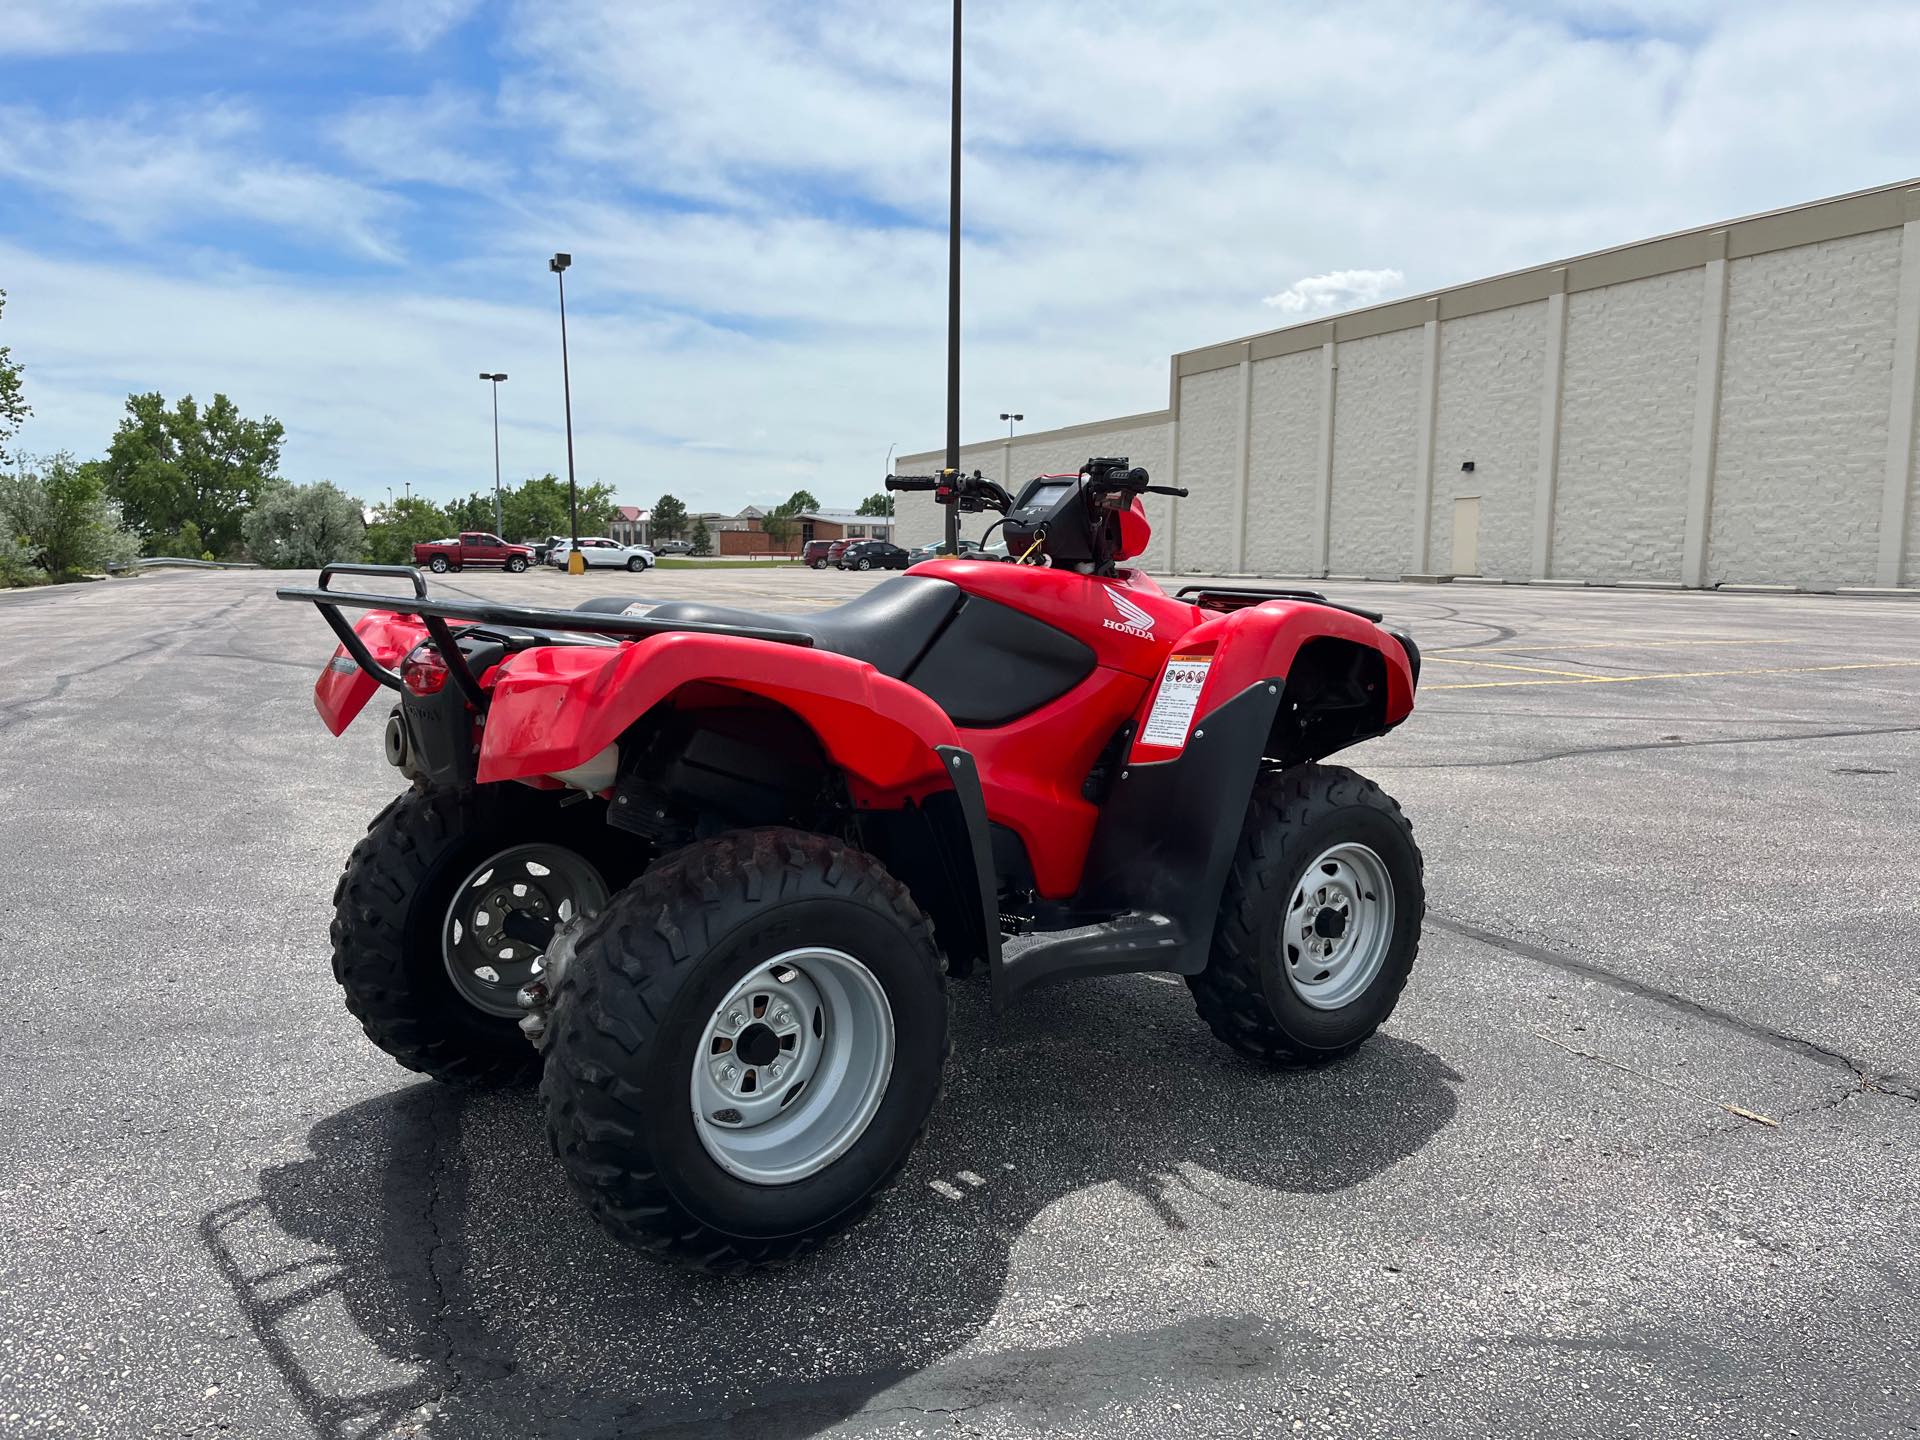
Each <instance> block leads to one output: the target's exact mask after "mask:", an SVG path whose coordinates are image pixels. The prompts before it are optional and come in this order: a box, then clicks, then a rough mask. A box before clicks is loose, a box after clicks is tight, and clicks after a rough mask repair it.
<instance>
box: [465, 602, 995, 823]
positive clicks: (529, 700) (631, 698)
mask: <svg viewBox="0 0 1920 1440" xmlns="http://www.w3.org/2000/svg"><path fill="white" fill-rule="evenodd" d="M701 681H704V682H708V683H712V684H718V685H726V686H730V687H732V688H734V689H736V690H745V691H748V692H750V693H752V694H756V695H762V696H765V697H766V698H767V699H769V700H774V701H777V702H778V703H780V704H782V705H785V706H786V707H787V708H788V709H790V710H792V711H793V712H794V713H795V714H797V715H798V716H799V717H800V718H801V719H802V720H804V721H805V722H806V723H807V724H808V725H809V726H810V727H811V728H812V729H813V732H814V733H815V734H816V735H817V736H819V738H820V743H821V746H822V748H823V749H825V751H826V752H827V755H828V756H829V758H831V759H832V760H833V762H834V763H835V764H836V765H838V766H840V767H841V769H843V770H844V771H845V772H846V773H847V775H848V776H849V777H850V778H851V779H852V780H853V781H854V782H856V786H857V788H858V789H859V790H861V791H863V792H864V798H869V799H875V798H879V797H881V796H888V795H898V794H902V793H906V792H912V791H916V790H923V789H924V788H925V787H926V786H927V785H928V784H929V783H930V782H931V781H932V780H933V779H934V777H935V776H939V775H942V774H943V773H944V772H943V771H942V769H941V760H940V757H939V756H938V755H936V754H935V753H934V747H935V746H937V745H957V744H959V737H958V736H957V735H956V734H955V733H954V728H953V722H952V721H950V720H949V719H948V718H947V716H946V714H945V713H944V712H943V711H942V710H941V709H940V708H939V707H938V706H937V705H935V704H934V703H933V701H931V700H929V699H928V698H927V697H926V696H925V695H922V694H921V693H920V692H919V691H918V690H914V689H911V688H909V687H908V686H906V685H903V684H901V683H900V682H899V681H897V680H892V679H889V678H887V677H886V676H884V675H882V674H880V673H879V672H878V671H877V670H875V669H874V668H873V667H872V666H871V665H868V664H867V663H866V662H865V661H862V660H854V659H851V658H849V657H848V656H845V655H836V654H833V653H832V652H830V651H825V650H814V649H803V648H801V647H799V646H795V645H778V644H774V643H771V642H769V641H765V640H746V639H741V638H738V637H736V636H729V635H697V634H691V633H686V634H669V635H658V636H655V637H653V638H651V639H648V640H642V641H640V642H639V643H637V644H633V645H623V646H621V647H620V648H619V649H617V650H608V649H606V648H603V647H600V646H591V647H589V646H576V645H554V646H542V647H540V648H538V649H533V650H526V651H522V652H521V653H520V654H518V655H514V656H512V657H510V658H509V659H508V660H506V661H505V662H504V663H503V664H502V665H501V666H500V669H499V672H498V677H497V679H496V682H495V684H494V688H493V697H492V704H491V705H490V706H489V707H488V710H487V722H486V726H485V728H484V730H483V731H482V736H481V743H480V769H479V777H478V778H479V780H480V781H481V783H483V784H485V783H488V782H491V781H495V780H519V779H527V778H531V777H533V776H536V775H551V774H554V773H556V772H558V771H563V770H570V769H572V768H573V767H574V766H577V765H581V764H584V763H585V762H586V761H588V760H591V759H592V758H593V757H594V756H596V755H598V754H599V753H600V752H601V751H603V750H605V749H606V748H607V747H608V746H609V745H611V744H613V743H614V742H615V741H616V740H618V739H619V738H620V736H621V735H622V734H623V733H624V732H625V731H626V729H627V727H628V726H630V725H632V724H633V722H634V721H636V720H638V719H639V718H640V717H641V716H642V715H644V714H646V713H647V712H648V711H649V710H651V709H652V708H653V707H654V706H656V705H658V704H660V703H661V702H663V701H665V700H667V699H668V698H669V697H671V696H672V695H673V694H674V692H675V691H677V690H679V689H680V688H681V687H683V686H685V685H689V684H693V683H695V682H701Z"/></svg>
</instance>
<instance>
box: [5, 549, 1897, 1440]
mask: <svg viewBox="0 0 1920 1440" xmlns="http://www.w3.org/2000/svg"><path fill="white" fill-rule="evenodd" d="M288 578H289V577H287V576H285V575H279V576H269V575H263V574H255V573H237V574H218V575H207V574H171V575H157V576H150V577H145V578H142V579H138V580H130V581H116V582H111V583H107V584H98V585H93V586H89V587H69V588H66V589H61V590H57V591H51V590H50V591H39V592H33V593H27V594H12V595H4V596H0V755H4V757H5V763H4V765H0V796H4V807H3V813H4V832H3V833H4V836H5V842H6V843H5V854H6V860H5V864H4V865H0V936H4V949H0V954H4V957H5V960H4V970H0V973H4V975H5V977H6V979H7V982H8V983H7V986H6V992H7V998H8V1009H9V1012H10V1013H9V1025H8V1028H7V1034H6V1037H5V1040H4V1041H3V1042H0V1434H4V1435H7V1436H13V1435H41V1434H48V1433H59V1434H63V1435H100V1436H134V1435H142V1436H144V1435H167V1436H185V1435H195V1436H198V1435H213V1434H238V1435H249V1436H252V1435H260V1436H276V1437H281V1436H297V1435H309V1434H311V1435H314V1436H322V1437H349V1436H351V1437H368V1436H380V1435H388V1434H400V1435H406V1434H422V1435H432V1436H445V1437H461V1440H464V1437H490V1436H503V1437H504V1436H528V1435H553V1436H568V1437H576V1436H612V1435H638V1434H646V1435H684V1436H726V1435H739V1436H754V1437H799V1436H807V1435H815V1434H834V1435H862V1436H866V1435H876V1436H880V1435H884V1436H894V1435H897V1436H914V1435H929V1436H933V1435H947V1434H964V1435H973V1434H978V1435H992V1436H999V1435H1021V1436H1024V1435H1037V1434H1041V1433H1046V1434H1050V1435H1080V1436H1112V1435H1129V1436H1131V1435H1236V1436H1237V1435H1250V1436H1251V1435H1260V1436H1266V1435H1280V1436H1292V1435H1306V1436H1322V1435H1352V1436H1386V1435H1413V1434H1418V1435H1421V1436H1423V1437H1426V1436H1432V1437H1451V1436H1485V1435H1534V1434H1549V1433H1550V1434H1555V1435H1578V1436H1587V1435H1593V1436H1601V1435H1604V1436H1610V1437H1614V1436H1621V1435H1629V1434H1646V1435H1657V1436H1662V1437H1674V1436H1706V1435H1735V1434H1738V1435H1749V1434H1765V1435H1792V1434H1798V1435H1802V1436H1808V1437H1831V1436H1876V1437H1877V1436H1887V1435H1901V1434H1914V1433H1916V1432H1920V1381H1916V1374H1915V1368H1914V1351H1913V1344H1914V1340H1913V1337H1914V1335H1915V1333H1916V1330H1917V1329H1920V1248H1917V1246H1916V1242H1917V1241H1920V1198H1916V1197H1920V1143H1917V1142H1920V1080H1916V1079H1915V1078H1914V1077H1915V1076H1916V1075H1920V980H1917V979H1916V973H1917V971H1920V899H1916V891H1917V890H1920V886H1917V885H1916V881H1920V859H1917V858H1916V854H1915V840H1916V825H1915V818H1914V801H1915V796H1916V781H1917V780H1920V604H1914V603H1911V602H1903V601H1875V600H1866V599H1843V598H1819V597H1789V596H1778V597H1776V596H1752V595H1746V596H1733V595H1699V594H1651V593H1632V592H1625V591H1582V592H1567V591H1554V590H1544V589H1533V588H1525V589H1523V588H1512V587H1507V588H1503V587H1496V586H1466V585H1455V586H1450V587H1413V586H1405V587H1402V586H1385V585H1370V586H1351V587H1339V586H1334V587H1330V588H1332V589H1333V590H1335V592H1336V593H1338V594H1343V595H1346V596H1348V597H1349V598H1354V599H1357V600H1358V601H1359V602H1360V603H1363V604H1367V605H1371V606H1374V607H1376V608H1380V609H1384V610H1386V611H1388V612H1389V613H1390V615H1391V617H1392V618H1393V619H1394V620H1395V621H1397V622H1401V623H1404V624H1406V625H1407V626H1408V628H1410V629H1411V630H1412V632H1413V634H1414V635H1415V636H1416V638H1417V639H1418V640H1419V641H1420V643H1421V645H1422V647H1423V648H1424V650H1425V651H1426V654H1427V659H1428V663H1427V668H1426V671H1425V676H1424V679H1425V683H1424V686H1423V689H1422V693H1421V698H1420V706H1419V708H1418V709H1417V710H1416V712H1415V715H1414V717H1413V719H1412V720H1411V721H1410V722H1409V723H1408V724H1407V725H1406V726H1405V727H1403V728H1402V729H1401V730H1400V731H1399V732H1397V733H1396V734H1394V735H1392V736H1390V737H1388V738H1386V739H1384V740H1381V741H1377V742H1373V743H1371V744H1369V745H1366V746H1364V747H1361V748H1360V749H1358V750H1356V751H1355V752H1353V753H1352V754H1351V755H1350V756H1349V757H1347V758H1348V759H1349V761H1350V763H1352V764H1354V765H1355V766H1356V767H1358V768H1360V769H1363V770H1364V771H1366V772H1367V773H1369V774H1371V775H1373V776H1374V777H1376V778H1377V779H1379V780H1380V781H1381V782H1382V783H1383V784H1384V785H1385V786H1386V787H1387V788H1388V789H1389V790H1390V791H1392V792H1393V793H1395V794H1396V795H1397V796H1398V797H1399V798H1400V799H1401V801H1402V802H1403V803H1404V804H1405V806H1406V808H1407V810H1408V812H1409V814H1410V815H1411V816H1412V818H1413V821H1414V824H1415V827H1416V831H1417V833H1418V835H1419V837H1420V839H1421V842H1422V844H1423V845H1424V847H1425V851H1426V855H1427V865H1428V870H1427V877H1428V886H1429V895H1430V902H1431V906H1432V911H1431V914H1430V917H1429V924H1428V929H1427V933H1426V938H1425V941H1424V944H1423V947H1422V952H1421V960H1420V963H1419V965H1418V966H1417V968H1416V970H1415V973H1414V979H1413V982H1412V984H1411V986H1410V988H1409V990H1408V992H1407V994H1406V997H1405V999H1404V1000H1403V1002H1402V1004H1401V1006H1400V1009H1399V1011H1398V1013H1397V1014H1396V1015H1395V1017H1394V1018H1393V1020H1392V1021H1391V1023H1390V1025H1389V1027H1388V1030H1387V1032H1386V1033H1385V1034H1383V1035H1382V1036H1381V1037H1380V1038H1379V1039H1377V1040H1376V1041H1375V1042H1374V1043H1373V1044H1371V1045H1370V1046H1369V1047H1367V1048H1366V1049H1365V1050H1364V1051H1363V1052H1362V1053H1361V1054H1360V1055H1359V1056H1358V1057H1357V1058H1355V1059H1353V1060H1351V1061H1349V1062H1347V1063H1345V1064H1342V1065H1340V1066H1337V1067H1335V1068H1333V1069H1330V1070H1327V1071H1323V1072H1320V1073H1316V1074H1310V1075H1298V1076H1276V1075H1272V1074H1268V1073H1265V1072H1263V1071H1260V1070H1258V1069H1255V1068H1254V1067H1252V1066H1250V1065H1248V1064H1246V1063H1244V1062H1242V1061H1241V1060H1239V1059H1237V1058H1236V1057H1235V1056H1233V1055H1232V1054H1230V1053H1229V1052H1228V1051H1226V1050H1225V1049H1223V1048H1222V1047H1220V1046H1219V1045H1217V1044H1216V1043H1215V1042H1214V1041H1213V1040H1212V1039H1211V1037H1210V1036H1209V1035H1208V1034H1207V1032H1206V1031H1205V1030H1204V1028H1203V1027H1202V1026H1201V1025H1200V1023H1199V1022H1198V1020H1197V1019H1196V1017H1195V1016H1194V1013H1193V1010H1192V1007H1191V1004H1190V1003H1189V1000H1188V997H1187V993H1186V990H1185V988H1184V987H1183V986H1181V985H1179V984H1177V983H1168V982H1166V981H1164V980H1161V979H1156V978H1152V977H1144V976H1135V977H1123V978H1118V979H1110V980H1096V981H1086V982H1082V983H1080V984H1079V985H1077V986H1074V987H1068V988H1062V989H1057V990H1052V991H1046V992H1042V993H1040V994H1038V995H1036V996H1034V997H1032V998H1031V999H1029V1000H1028V1001H1027V1002H1026V1003H1025V1004H1024V1005H1022V1006H1021V1007H1020V1008H1017V1009H1016V1010H1015V1011H1014V1012H1013V1013H1011V1014H1009V1015H1008V1016H1007V1017H1005V1018H1004V1019H1002V1020H999V1021H995V1020H993V1019H992V1018H991V1017H990V1016H989V1014H988V1013H987V1004H986V995H985V989H984V986H982V985H978V984H972V983H967V984H961V985H958V986H956V988H955V995H954V1008H955V1026H956V1045H955V1054H954V1062H953V1066H952V1069H951V1075H950V1080H949V1086H948V1092H947V1097H946V1099H945V1101H944V1102H943V1105H942V1107H941V1109H940V1110H939V1112H938V1113H937V1115H936V1117H935V1124H934V1129H933V1132H932V1135H931V1137H930V1138H929V1140H928V1142H927V1144H926V1145H925V1146H924V1147H923V1149H922V1150H921V1152H920V1153H919V1155H918V1157H917V1159H916V1160H915V1162H914V1164H913V1166H912V1167H911V1169H910V1170H909V1172H908V1175H907V1177H906V1179H905V1180H904V1181H903V1183H902V1184H901V1186H900V1187H899V1188H898V1189H897V1190H896V1191H895V1192H894V1193H893V1194H892V1195H891V1196H890V1197H889V1198H888V1199H887V1200H886V1202H885V1203H883V1205H882V1206H881V1208H880V1210H879V1211H878V1213H877V1214H876V1215H875V1217H874V1218H873V1219H872V1220H871V1221H870V1222H868V1223H867V1224H866V1225H864V1226H863V1227H861V1228H860V1229H858V1230H857V1231H856V1232H854V1233H853V1234H852V1235H850V1236H848V1237H847V1238H846V1239H845V1240H843V1241H842V1242H840V1243H838V1244H837V1245H835V1246H834V1247H832V1248H831V1249H830V1250H829V1251H827V1252H826V1253H825V1254H823V1255H822V1256H820V1257H819V1258H817V1259H816V1260H814V1261H811V1262H808V1263H804V1264H802V1265H800V1266H799V1267H797V1268H795V1269H793V1270H790V1271H788V1272H784V1273H782V1274H779V1275H776V1276H773V1277H760V1278H752V1279H747V1280H732V1281H722V1280H713V1279H706V1278H700V1277H691V1276H685V1275H681V1274H678V1273H673V1272H668V1271H664V1270H661V1269H659V1268H656V1267H655V1266H654V1265H652V1264H649V1263H648V1262H645V1261H643V1260H641V1259H639V1258H637V1257H635V1256H633V1255H630V1254H628V1253H626V1252H624V1251H622V1250H620V1249H618V1248H616V1247H615V1246H614V1245H613V1244H612V1243H611V1242H610V1241H607V1240H606V1239H604V1238H603V1237H602V1235H601V1234H600V1233H599V1232H598V1231H597V1230H596V1229H595V1228H594V1226H593V1225H592V1224H591V1223H590V1222H589V1220H588V1219H587V1217H586V1215H585V1213H584V1211H583V1210H582V1209H581V1208H580V1207H579V1206H578V1205H577V1204H576V1203H575V1202H574V1200H573V1199H572V1197H571V1196H570V1194H569V1193H568V1192H567V1190H566V1189H565V1187H564V1185H563V1182H562V1180H561V1177H560V1174H559V1171H558V1169H557V1167H556V1166H555V1165H554V1164H553V1163H552V1162H551V1161H550V1159H549V1157H548V1155H547V1152H546V1147H545V1144H544V1141H543V1139H542V1137H541V1131H540V1121H539V1117H538V1113H537V1106H536V1102H535V1100H534V1099H533V1098H532V1097H530V1096H524V1095H507V1096H484V1097H466V1096H463V1095H460V1094H457V1093H454V1092H450V1091H447V1090H444V1089H441V1088H438V1087H436V1086H434V1085H431V1084H429V1083H426V1082H424V1081H420V1080H417V1079H416V1078H415V1077H413V1076H412V1075H410V1074H408V1073H406V1072H403V1071H401V1070H400V1069H398V1068H397V1067H395V1066H394V1065H393V1064H392V1063H391V1062H389V1061H388V1060H386V1059H385V1057H383V1056H382V1055H380V1054H379V1053H377V1052H376V1051H374V1050H373V1049H372V1048H371V1047H370V1046H369V1045H368V1044H367V1043H366V1042H365V1040H364V1039H363V1038H362V1037H361V1035H360V1033H359V1030H358V1027H357V1026H356V1025H355V1024H353V1023H352V1022H351V1021H350V1020H349V1019H348V1017H347V1015H346V1014H345V1012H344V1011H343V1010H342V1008H341V1006H340V1003H339V1000H338V994H337V989H336V986H335V985H334V982H333V980H332V978H331V975H330V973H329V971H328V965H327V938H326V928H327V919H328V914H329V909H330V905H329V900H330V896H331V892H332V887H333V882H334V878H335V876H336V874H337V873H338V870H339V867H340V864H341V862H342V860H343V859H344V857H345V855H346V853H347V851H348V849H349V848H350V847H351V845H352V844H353V842H354V840H355V839H356V837H357V836H358V835H359V834H360V833H361V831H362V829H363V828H364V826H365V824H366V822H367V821H368V819H369V818H371V816H372V815H373V814H374V813H375V811H376V810H378V809H379V807H380V806H381V805H382V804H384V803H385V801H386V800H387V799H388V798H389V797H390V796H391V795H392V794H393V793H394V791H395V789H396V788H397V787H396V783H395V779H396V777H395V776H394V774H393V772H392V771H391V770H390V769H389V768H388V767H387V766H386V765H385V764H384V763H383V762H382V761H381V759H380V746H379V738H378V731H377V727H376V726H374V725H373V724H372V723H370V722H368V721H366V720H362V721H361V722H360V723H359V724H358V725H356V726H355V727H354V728H353V729H352V730H350V731H349V732H348V733H347V735H346V736H345V737H343V738H342V739H341V740H338V741H336V740H333V739H330V738H329V737H328V736H327V735H326V734H325V733H324V731H323V730H322V729H321V728H320V725H319V723H318V721H317V719H316V718H315V716H314V714H313V710H312V707H311V703H310V699H309V691H310V687H311V684H312V681H313V678H314V676H315V675H316V673H317V672H318V669H319V666H320V665H321V663H322V661H323V660H324V659H325V657H326V655H327V654H328V653H329V651H330V648H331V641H330V639H329V637H328V636H327V634H326V632H325V630H324V628H323V627H322V625H321V623H320V621H319V619H318V617H317V616H316V615H315V614H314V613H313V611H312V610H311V609H309V608H306V607H294V606H290V605H284V604H280V603H277V602H276V601H274V600H273V598H272V589H273V587H274V585H275V584H277V583H284V582H285V581H286V580H287V579H288ZM873 578H878V577H873ZM452 579H453V584H454V586H455V587H457V588H459V589H461V590H464V591H467V592H470V593H476V594H485V595H488V596H495V597H513V598H528V599H533V600H536V601H542V602H550V603H559V602H560V601H562V600H572V599H575V598H578V597H579V596H580V594H581V593H582V591H583V589H587V590H593V591H598V592H631V593H638V594H644V595H649V596H665V595H699V596H703V597H707V598H714V599H720V600H724V601H726V602H728V603H738V604H753V603H756V597H761V598H760V601H759V603H764V604H765V605H766V607H767V608H782V607H783V606H784V607H792V608H799V607H801V606H803V605H810V604H824V603H829V602H830V601H832V600H835V599H839V598H844V597H846V596H847V595H850V594H852V593H854V592H856V591H857V590H859V589H861V588H863V587H864V586H866V585H867V584H869V583H872V580H871V579H870V578H869V577H865V576H850V575H839V574H834V573H826V574H812V573H804V572H791V571H744V570H743V571H740V572H737V573H736V572H724V571H713V570H694V571H680V572H671V573H660V574H655V575H648V576H646V577H643V578H640V579H638V580H637V581H636V580H635V578H634V577H628V576H625V575H619V576H592V577H586V578H584V579H578V580H575V579H570V578H568V577H565V576H560V575H556V574H533V575H528V576H476V575H463V576H456V577H452ZM1769 1122H1770V1123H1769Z"/></svg>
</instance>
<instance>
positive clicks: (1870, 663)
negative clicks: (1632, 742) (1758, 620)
mask: <svg viewBox="0 0 1920 1440" xmlns="http://www.w3.org/2000/svg"><path fill="white" fill-rule="evenodd" d="M1915 666H1920V660H1866V661H1861V662H1860V663H1858V664H1853V665H1776V666H1767V667H1765V668H1762V669H1757V670H1675V671H1670V672H1669V673H1667V674H1664V675H1582V676H1579V677H1578V678H1568V679H1556V680H1467V681H1462V682H1460V683H1459V684H1457V685H1422V686H1421V687H1420V689H1421V691H1422V693H1424V692H1426V691H1428V690H1498V689H1500V688H1502V687H1508V686H1518V685H1632V684H1634V683H1636V682H1637V681H1641V680H1708V679H1714V678H1717V677H1719V676H1723V675H1817V674H1821V673H1822V672H1824V671H1828V670H1905V669H1911V668H1913V667H1915Z"/></svg>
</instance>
